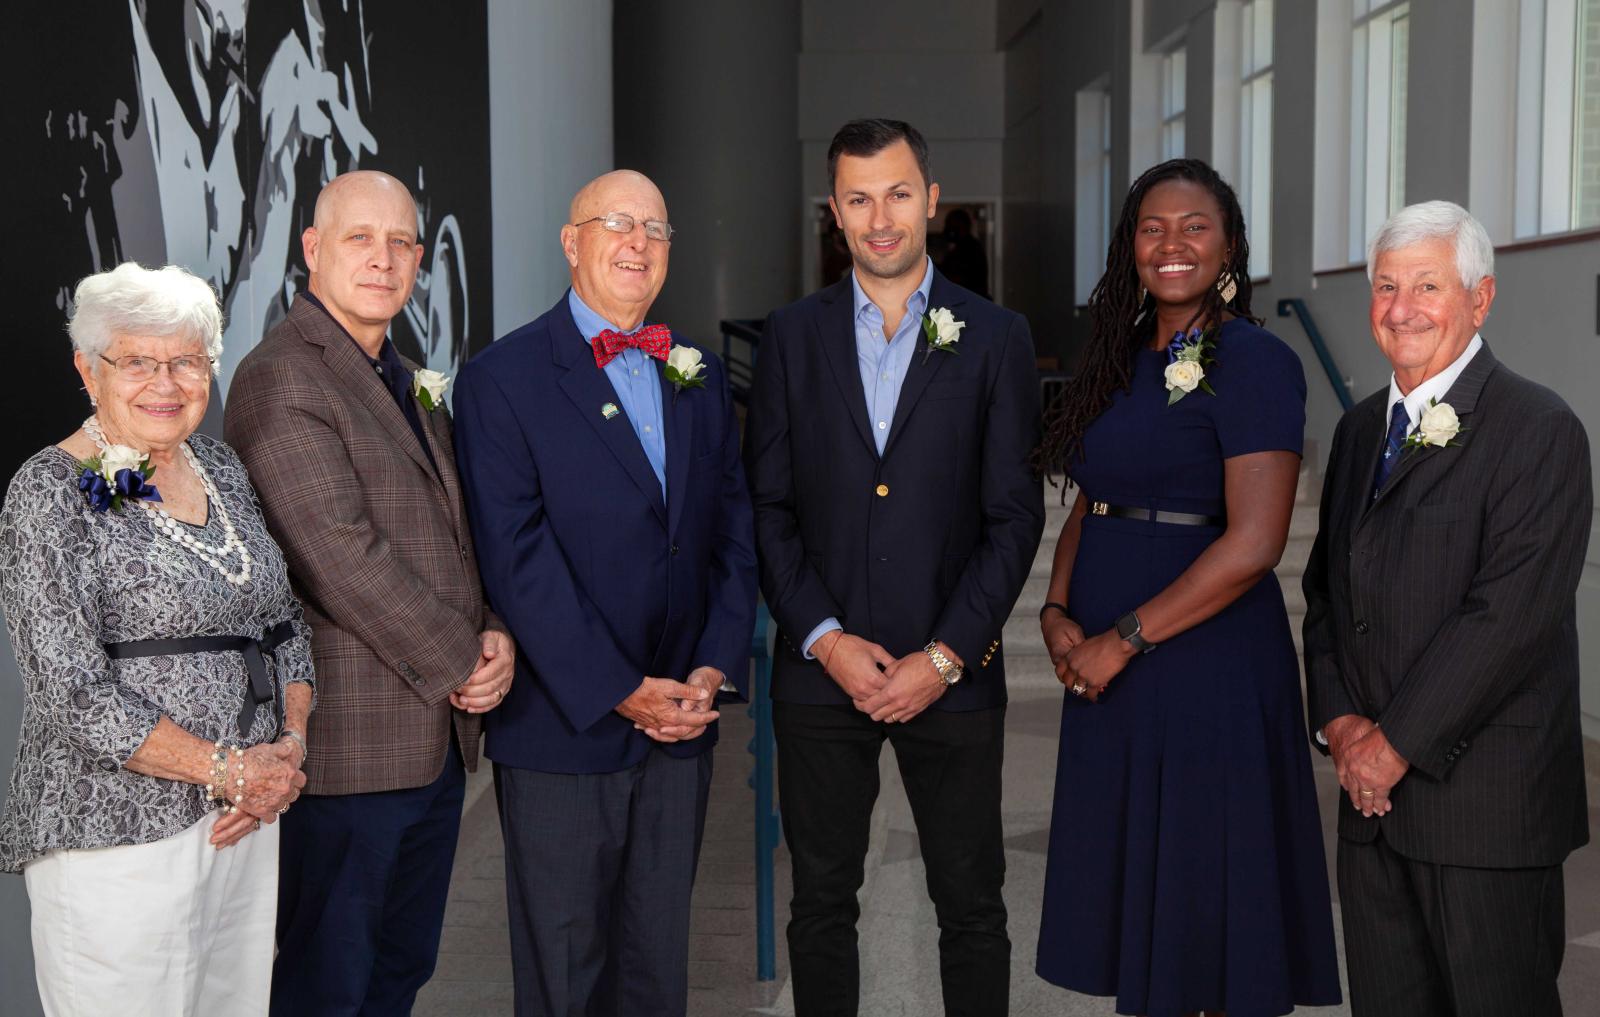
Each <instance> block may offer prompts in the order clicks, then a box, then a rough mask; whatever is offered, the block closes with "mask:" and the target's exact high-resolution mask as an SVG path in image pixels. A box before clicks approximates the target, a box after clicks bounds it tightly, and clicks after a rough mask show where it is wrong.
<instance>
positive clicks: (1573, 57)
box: [1512, 0, 1600, 237]
mask: <svg viewBox="0 0 1600 1017" xmlns="http://www.w3.org/2000/svg"><path fill="white" fill-rule="evenodd" d="M1516 60H1517V105H1516V128H1515V131H1516V144H1515V150H1516V171H1515V180H1516V188H1515V199H1514V201H1515V207H1514V209H1513V214H1512V217H1513V224H1514V228H1515V231H1516V235H1517V236H1518V237H1530V236H1536V235H1538V234H1541V233H1564V232H1567V231H1569V230H1576V229H1590V228H1594V227H1600V0H1522V5H1521V8H1520V10H1519V11H1518V16H1517V58H1516Z"/></svg>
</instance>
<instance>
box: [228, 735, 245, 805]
mask: <svg viewBox="0 0 1600 1017" xmlns="http://www.w3.org/2000/svg"><path fill="white" fill-rule="evenodd" d="M233 763H234V778H233V783H232V785H230V786H229V787H228V788H227V790H230V791H232V792H233V803H232V804H231V805H228V806H227V807H226V808H225V809H224V810H223V811H224V812H227V813H230V814H232V813H235V812H238V811H239V803H240V802H242V801H244V749H241V748H239V747H238V746H237V745H235V746H234V747H233Z"/></svg>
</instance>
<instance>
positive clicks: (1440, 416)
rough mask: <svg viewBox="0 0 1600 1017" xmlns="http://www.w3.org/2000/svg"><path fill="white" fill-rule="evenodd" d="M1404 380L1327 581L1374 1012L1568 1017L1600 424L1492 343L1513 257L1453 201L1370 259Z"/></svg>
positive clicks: (1332, 554) (1332, 716)
mask: <svg viewBox="0 0 1600 1017" xmlns="http://www.w3.org/2000/svg"><path fill="white" fill-rule="evenodd" d="M1367 270H1368V275H1369V277H1370V278H1371V280H1372V305H1371V324H1372V333H1373V336H1374V338H1375V339H1376V340H1377V342H1378V346H1379V348H1380V349H1381V350H1382V351H1383V354H1384V356H1385V357H1387V358H1388V360H1389V362H1390V364H1391V365H1392V366H1393V368H1394V376H1393V379H1392V381H1391V382H1390V384H1389V387H1388V389H1387V391H1380V392H1377V393H1374V394H1373V395H1372V396H1371V397H1370V398H1368V399H1366V400H1365V401H1363V402H1362V403H1360V404H1359V405H1357V406H1356V407H1355V408H1354V409H1352V410H1351V411H1350V412H1349V413H1347V414H1345V416H1344V419H1343V420H1341V421H1340V422H1339V426H1338V429H1337V430H1336V431H1335V432H1334V438H1333V449H1332V451H1331V453H1330V455H1329V462H1328V475H1327V482H1326V486H1325V487H1324V490H1323V497H1322V517H1321V532H1320V533H1319V534H1318V536H1317V542H1316V546H1315V548H1314V550H1313V551H1312V555H1311V562H1310V564H1309V566H1308V567H1307V570H1306V575H1305V592H1306V602H1307V614H1306V621H1305V657H1306V684H1307V693H1308V697H1307V702H1308V709H1309V713H1310V722H1311V730H1312V731H1313V732H1314V733H1315V736H1316V742H1317V744H1318V746H1319V748H1321V749H1322V750H1323V751H1326V752H1331V753H1332V756H1333V759H1334V763H1335V764H1336V766H1337V769H1338V773H1339V782H1340V784H1341V786H1342V787H1343V788H1344V790H1345V792H1346V797H1345V798H1344V800H1342V801H1341V802H1340V805H1339V857H1338V871H1339V895H1340V901H1341V904H1342V907H1343V915H1344V934H1345V952H1346V955H1347V960H1348V966H1349V974H1350V1004H1351V1010H1352V1012H1353V1013H1354V1014H1355V1015H1356V1017H1368V1015H1391V1014H1392V1015H1395V1017H1402V1015H1403V1017H1430V1015H1439V1017H1446V1015H1456V1017H1467V1015H1477V1014H1485V1015H1487V1014H1496V1015H1504V1014H1527V1015H1546V1014H1560V1012H1561V1001H1560V998H1559V996H1558V994H1557V991H1556V976H1557V974H1558V972H1559V971H1560V968H1561V956H1562V949H1563V946H1564V944H1565V940H1566V936H1565V929H1564V924H1565V909H1564V903H1563V896H1562V878H1561V865H1562V862H1563V861H1564V860H1565V859H1566V856H1567V855H1568V854H1569V853H1570V852H1571V851H1572V850H1573V849H1575V848H1577V847H1580V846H1582V845H1583V844H1585V843H1587V841H1588V839H1589V830H1588V820H1587V810H1586V805H1585V793H1584V777H1583V739H1582V734H1581V732H1580V730H1579V722H1578V634H1577V624H1576V608H1575V600H1574V597H1575V591H1576V588H1577V583H1578V574H1579V571H1580V569H1581V568H1582V564H1583V559H1584V552H1585V548H1586V545H1587V543H1588V532H1589V526H1590V513H1591V508H1592V504H1593V491H1592V487H1591V483H1590V468H1589V444H1588V439H1587V437H1586V436H1585V434H1584V430H1583V426H1582V424H1580V423H1579V421H1578V419H1577V417H1576V416H1575V415H1574V414H1573V412H1572V411H1571V410H1570V409H1569V408H1568V407H1567V405H1566V403H1564V402H1563V401H1562V400H1561V398H1560V397H1559V396H1557V395H1556V394H1555V393H1553V392H1551V391H1550V390H1548V389H1546V388H1543V387H1541V386H1539V385H1536V384H1534V383H1532V382H1530V381H1527V380H1526V379H1524V378H1521V377H1519V376H1517V375H1516V374H1513V373H1512V372H1511V371H1510V370H1508V369H1507V368H1506V367H1505V366H1504V365H1502V364H1500V363H1499V362H1498V361H1496V360H1495V358H1494V355H1493V354H1491V353H1490V352H1489V348H1488V346H1487V345H1485V344H1484V342H1483V339H1482V337H1481V336H1479V335H1478V334H1477V330H1478V328H1479V327H1480V326H1481V325H1482V324H1483V321H1484V319H1485V318H1486V317H1487V316H1488V313H1489V305H1490V304H1491V303H1493V301H1494V295H1495V282H1494V274H1493V273H1494V248H1493V246H1492V244H1491V243H1490V241H1489V238H1488V236H1487V234H1486V233H1485V232H1484V230H1483V227H1482V226H1481V225H1479V224H1478V222H1477V221H1476V220H1475V219H1473V218H1472V217H1471V216H1470V215H1468V214H1467V212H1466V210H1465V209H1463V208H1461V207H1460V206H1458V205H1453V204H1451V203H1449V202H1442V201H1434V202H1427V203H1424V204H1421V205H1412V206H1410V207H1408V208H1405V209H1402V210H1401V211H1400V212H1398V213H1396V214H1395V215H1394V216H1393V217H1392V218H1391V219H1390V220H1389V221H1388V222H1386V223H1385V224H1384V225H1383V227H1382V228H1381V229H1380V230H1379V231H1378V234H1377V236H1376V237H1375V238H1374V239H1373V241H1372V245H1371V248H1370V249H1369V253H1368V259H1367Z"/></svg>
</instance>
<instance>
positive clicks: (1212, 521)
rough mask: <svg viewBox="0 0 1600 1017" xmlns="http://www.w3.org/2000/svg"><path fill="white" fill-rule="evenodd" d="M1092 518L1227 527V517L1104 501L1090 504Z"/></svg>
mask: <svg viewBox="0 0 1600 1017" xmlns="http://www.w3.org/2000/svg"><path fill="white" fill-rule="evenodd" d="M1089 514H1090V515H1091V516H1116V517H1118V518H1119V519H1137V520H1139V521H1140V522H1141V523H1172V524H1174V525H1176V526H1226V525H1228V517H1227V516H1203V515H1200V514H1199V513H1198V512H1166V511H1164V510H1162V509H1147V508H1129V507H1128V506H1126V505H1107V504H1106V503H1105V502H1103V501H1092V502H1090V503H1089Z"/></svg>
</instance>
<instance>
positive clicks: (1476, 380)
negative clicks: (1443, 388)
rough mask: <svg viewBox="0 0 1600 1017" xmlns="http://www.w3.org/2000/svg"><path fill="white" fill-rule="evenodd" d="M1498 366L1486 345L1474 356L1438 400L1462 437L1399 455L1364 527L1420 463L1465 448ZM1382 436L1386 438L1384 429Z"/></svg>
mask: <svg viewBox="0 0 1600 1017" xmlns="http://www.w3.org/2000/svg"><path fill="white" fill-rule="evenodd" d="M1498 363H1499V362H1498V361H1496V360H1495V358H1494V354H1492V353H1490V352H1489V345H1488V344H1487V343H1485V344H1484V346H1483V348H1482V349H1480V350H1479V351H1478V352H1477V353H1476V354H1475V355H1474V356H1473V358H1472V360H1471V361H1470V362H1469V363H1468V364H1467V366H1466V368H1465V369H1464V370H1463V371H1462V372H1461V376H1460V377H1459V378H1457V379H1456V380H1455V383H1454V384H1453V385H1451V386H1450V390H1449V391H1448V392H1446V393H1445V394H1444V396H1443V398H1441V399H1440V400H1439V401H1440V402H1441V403H1449V404H1450V406H1451V408H1453V409H1454V410H1455V411H1456V416H1457V417H1458V418H1460V420H1461V433H1460V434H1459V435H1458V436H1457V437H1456V438H1455V440H1454V441H1453V442H1452V444H1451V445H1449V446H1439V445H1424V446H1422V447H1420V448H1411V449H1407V450H1406V451H1405V453H1404V454H1403V455H1401V457H1400V461H1399V462H1398V463H1396V464H1395V468H1394V470H1393V472H1391V473H1390V474H1389V478H1388V479H1387V480H1385V481H1384V484H1383V487H1381V488H1379V489H1378V493H1377V496H1376V497H1374V498H1371V499H1369V502H1370V504H1368V506H1367V511H1366V513H1365V514H1363V516H1362V519H1361V521H1362V522H1363V523H1364V522H1366V520H1367V519H1368V518H1370V517H1371V515H1372V510H1373V509H1375V508H1376V507H1377V506H1378V505H1379V504H1380V503H1382V502H1384V501H1386V500H1387V499H1388V498H1389V497H1390V496H1391V495H1392V494H1393V492H1394V491H1395V490H1396V489H1397V488H1398V487H1399V486H1400V483H1401V482H1402V481H1403V480H1404V479H1405V478H1406V477H1407V476H1408V475H1409V474H1410V473H1412V472H1413V471H1414V470H1416V468H1417V466H1418V465H1419V464H1420V463H1423V462H1426V461H1427V460H1429V459H1432V458H1433V457H1434V456H1437V455H1440V454H1441V453H1444V452H1445V451H1447V450H1448V451H1458V450H1459V449H1460V447H1461V446H1464V445H1466V444H1467V442H1468V441H1469V440H1470V425H1469V419H1470V418H1471V416H1472V414H1473V413H1474V411H1476V410H1477V408H1478V397H1479V396H1480V395H1481V394H1482V393H1483V386H1484V383H1485V382H1487V381H1488V380H1489V375H1491V374H1493V373H1494V369H1495V367H1496V366H1498ZM1383 415H1384V413H1383V412H1382V411H1380V413H1379V416H1380V417H1382V416H1383ZM1384 434H1385V435H1387V430H1386V429H1385V431H1384ZM1383 440H1384V437H1383V436H1380V437H1379V439H1378V443H1377V444H1378V446H1380V447H1381V445H1382V443H1383ZM1377 469H1378V462H1377V458H1376V456H1374V458H1373V461H1372V472H1371V473H1369V474H1368V476H1369V477H1371V476H1374V475H1376V473H1377ZM1369 483H1370V481H1369Z"/></svg>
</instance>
